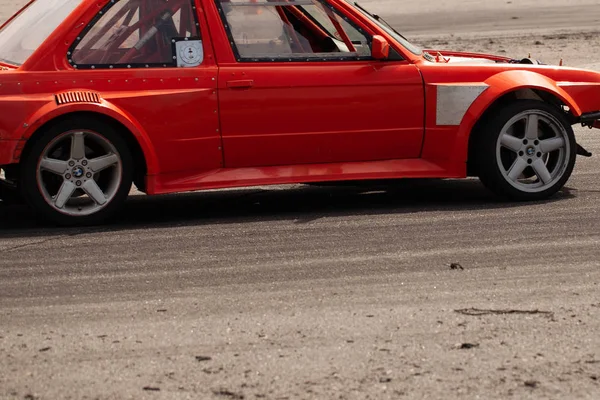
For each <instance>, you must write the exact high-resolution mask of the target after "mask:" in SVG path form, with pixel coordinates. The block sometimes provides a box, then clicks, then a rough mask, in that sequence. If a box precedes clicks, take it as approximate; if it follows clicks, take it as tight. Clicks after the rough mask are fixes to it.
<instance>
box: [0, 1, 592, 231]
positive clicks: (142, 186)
mask: <svg viewBox="0 0 600 400" xmlns="http://www.w3.org/2000/svg"><path fill="white" fill-rule="evenodd" d="M0 68H1V69H2V71H0V102H1V104H2V108H1V109H2V113H1V114H0V168H1V169H2V175H0V177H1V178H2V180H1V182H2V188H3V193H5V194H4V196H7V195H9V194H10V192H11V190H18V191H19V193H20V195H21V196H22V197H23V198H24V199H25V200H26V201H27V202H28V203H29V204H30V205H31V206H32V207H33V209H34V210H35V211H36V212H37V213H38V214H40V215H41V216H43V217H45V218H47V219H50V220H52V221H54V222H56V223H59V224H94V223H99V222H102V221H104V220H105V219H106V218H108V217H109V216H111V215H113V214H114V213H115V212H116V211H117V210H118V209H119V207H120V206H121V205H122V204H123V202H124V201H125V199H126V197H127V195H128V194H129V192H130V188H131V185H132V182H133V183H135V185H136V186H137V188H139V190H141V191H143V192H145V193H147V194H150V195H153V194H162V193H175V192H183V191H193V190H201V189H214V188H226V187H236V186H251V185H270V184H285V183H300V182H304V183H310V182H332V181H347V180H370V179H395V178H464V177H467V176H468V175H474V176H478V177H479V178H480V179H481V181H482V182H483V183H484V184H485V185H486V186H487V187H488V188H490V189H491V190H492V191H494V192H495V193H497V194H498V195H500V196H504V197H507V198H509V199H514V200H539V199H544V198H547V197H548V196H551V195H552V194H554V193H555V192H557V191H558V190H559V189H560V188H561V187H562V186H563V185H564V184H565V182H566V181H567V180H568V179H569V176H570V175H571V172H572V171H573V167H574V164H575V158H576V156H577V154H586V153H587V152H586V151H585V150H584V149H583V148H582V147H581V146H579V145H578V144H577V143H576V141H575V136H574V134H573V130H572V128H571V126H572V125H574V124H584V125H588V126H590V127H596V128H598V127H600V122H599V119H600V74H599V73H597V72H593V71H585V70H579V69H573V68H562V67H554V66H544V65H539V63H537V62H534V61H532V60H529V59H525V60H515V59H510V58H505V57H497V56H490V55H482V54H468V53H456V52H437V51H423V50H421V49H419V48H418V47H416V46H415V45H413V44H411V43H410V42H409V41H408V40H406V39H405V38H404V37H403V36H402V35H401V34H399V33H398V32H396V31H395V30H394V29H393V28H392V27H390V26H389V25H388V24H387V23H386V22H385V21H384V20H383V19H382V18H381V17H379V16H377V15H374V14H372V13H370V12H369V11H367V10H366V9H364V8H363V7H361V6H360V5H359V4H356V3H354V4H350V3H349V2H345V1H342V0H34V1H32V2H31V3H29V5H27V6H26V7H25V8H24V9H23V10H21V11H20V12H19V13H18V14H16V15H15V16H14V17H13V18H11V19H10V20H9V21H8V22H6V23H5V25H4V26H3V28H2V30H1V31H0Z"/></svg>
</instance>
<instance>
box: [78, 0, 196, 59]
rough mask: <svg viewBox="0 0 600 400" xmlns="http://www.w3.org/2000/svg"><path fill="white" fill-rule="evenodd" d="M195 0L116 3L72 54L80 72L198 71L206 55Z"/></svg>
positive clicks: (110, 6)
mask: <svg viewBox="0 0 600 400" xmlns="http://www.w3.org/2000/svg"><path fill="white" fill-rule="evenodd" d="M193 3H194V0H116V1H114V2H111V3H109V5H108V6H107V7H105V8H104V9H103V10H102V11H100V13H99V14H98V17H97V18H96V19H95V20H94V21H93V22H92V23H91V24H90V26H88V27H87V28H86V30H85V31H84V33H82V35H81V36H80V39H79V40H78V41H77V42H75V44H74V46H73V48H72V50H71V51H70V52H69V62H70V63H71V64H72V65H73V66H74V67H76V68H134V67H142V68H143V67H156V66H161V67H195V66H198V65H200V64H201V63H202V61H203V59H204V52H203V47H202V39H201V37H200V32H199V28H198V24H197V21H196V15H195V7H194V6H193Z"/></svg>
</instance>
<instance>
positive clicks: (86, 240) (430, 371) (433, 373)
mask: <svg viewBox="0 0 600 400" xmlns="http://www.w3.org/2000/svg"><path fill="white" fill-rule="evenodd" d="M441 4H442V5H444V6H445V4H446V3H441ZM442 5H440V7H441V6H442ZM596 7H597V8H600V7H598V6H596ZM482 8H484V7H483V6H482ZM565 12H567V11H565ZM540 18H542V17H540ZM586 18H587V17H586ZM576 133H577V135H578V138H579V140H580V142H581V143H582V144H583V145H584V147H586V148H587V149H588V150H590V151H592V152H593V153H596V154H600V139H599V136H598V133H597V132H592V131H588V130H583V129H578V130H577V132H576ZM599 176H600V159H599V158H598V157H595V158H591V159H581V158H580V159H579V160H578V164H577V166H576V170H575V173H574V175H573V177H572V179H571V180H570V181H569V182H568V184H567V187H566V188H565V190H563V191H562V192H561V193H559V194H558V195H557V196H556V197H554V198H553V199H552V200H550V201H545V202H540V203H532V204H515V203H506V202H502V201H500V200H498V199H497V198H495V197H493V196H492V195H490V194H489V193H488V192H487V191H486V190H485V189H484V188H483V187H482V186H481V185H480V184H479V182H478V181H477V180H464V181H415V182H397V183H394V184H390V185H373V186H372V187H361V188H356V187H345V188H319V187H309V186H303V185H298V186H291V187H274V188H266V187H264V188H263V187H261V188H250V189H241V190H228V191H214V192H205V193H192V194H183V195H176V196H161V197H145V196H132V197H131V198H130V200H129V201H128V203H127V205H126V209H125V212H124V213H123V215H122V217H121V218H120V219H119V220H118V221H117V222H116V223H114V224H112V225H110V226H104V227H97V228H77V229H63V228H51V227H46V226H43V225H40V224H38V223H37V222H36V221H35V220H34V219H33V217H32V215H31V213H30V212H29V210H28V209H27V208H24V207H17V206H5V205H0V399H29V400H30V399H128V398H131V399H242V398H244V399H261V398H265V399H334V398H335V399H388V398H389V399H398V398H429V399H437V398H439V399H449V398H467V399H472V398H473V399H474V398H486V399H489V398H502V399H506V398H515V399H524V398H535V399H537V398H556V399H559V398H560V399H565V398H569V399H571V398H589V399H594V398H598V397H600V338H599V336H598V331H599V328H600V318H599V317H600V296H599V295H598V290H599V283H600V272H599V268H598V267H599V264H600V262H599V255H600V229H599V223H600V212H599V211H600V202H599V200H600V178H599ZM452 263H459V264H460V267H458V266H457V268H456V269H451V268H450V265H451V264H452ZM461 268H462V269H461Z"/></svg>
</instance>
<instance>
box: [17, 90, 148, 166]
mask: <svg viewBox="0 0 600 400" xmlns="http://www.w3.org/2000/svg"><path fill="white" fill-rule="evenodd" d="M80 112H88V113H95V114H98V115H102V116H106V117H109V118H111V119H113V120H115V121H117V122H119V123H120V124H122V125H123V126H124V127H125V128H127V129H128V130H129V131H130V132H131V134H133V136H134V137H135V138H136V140H137V142H138V143H139V145H140V148H141V149H142V151H143V153H144V158H145V160H146V168H147V174H148V175H154V174H157V173H158V172H159V166H158V158H157V156H156V152H155V151H154V147H153V146H152V143H151V141H150V139H149V138H148V136H147V134H146V132H145V131H144V129H143V128H142V126H141V125H140V124H139V123H138V122H137V121H135V119H134V118H133V117H132V116H130V115H128V114H127V113H126V112H125V111H123V110H121V109H119V108H118V107H116V106H115V105H113V104H111V103H110V102H107V101H106V100H101V103H100V104H95V103H73V104H65V105H60V106H59V105H57V104H56V102H54V101H52V102H49V103H47V104H46V105H44V106H42V107H41V108H40V109H38V111H37V112H35V113H34V114H32V115H31V117H30V118H28V120H27V121H26V122H25V123H24V124H23V128H22V129H23V131H22V134H21V136H20V139H21V143H25V142H26V141H27V140H28V139H30V138H31V137H32V136H33V135H34V134H35V132H37V131H38V130H39V129H40V128H41V127H42V126H44V124H46V123H48V122H50V121H52V120H54V119H56V118H59V117H62V116H65V115H68V114H72V113H80ZM23 148H24V146H19V147H18V148H17V149H16V151H15V153H14V154H13V159H14V160H15V161H18V160H19V159H20V158H21V153H22V151H23Z"/></svg>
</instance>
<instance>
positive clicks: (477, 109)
mask: <svg viewBox="0 0 600 400" xmlns="http://www.w3.org/2000/svg"><path fill="white" fill-rule="evenodd" d="M486 84H487V85H488V89H487V90H486V91H485V92H484V93H483V94H482V95H481V96H480V97H479V98H478V99H477V100H476V101H475V102H474V103H473V104H472V105H471V107H470V108H469V110H468V111H467V113H466V115H465V117H464V118H463V121H462V122H461V125H460V128H459V132H458V141H457V146H459V147H457V148H455V149H454V154H455V155H458V157H460V162H461V163H464V162H466V163H467V169H468V171H467V172H468V174H469V175H472V174H473V171H471V170H469V159H470V158H471V155H472V154H473V151H474V145H475V142H476V139H477V132H479V131H480V130H481V128H482V127H483V126H484V125H485V123H486V121H487V120H488V119H489V117H490V116H491V115H493V114H494V112H495V111H497V110H499V109H501V108H503V107H505V106H506V105H507V104H510V103H511V102H513V101H517V100H538V101H542V102H544V103H547V104H550V105H552V106H554V107H557V108H561V109H562V110H563V111H564V113H565V115H566V116H567V119H568V120H569V121H570V122H572V123H575V122H576V120H577V117H579V116H581V114H582V111H581V109H580V108H579V107H578V105H577V103H576V102H575V101H574V100H573V98H572V97H571V96H570V95H569V94H568V93H566V92H565V91H564V90H563V89H561V88H560V87H559V86H558V85H557V84H556V82H555V81H553V80H551V79H550V78H548V77H546V76H543V75H540V74H538V73H534V72H531V71H508V72H504V73H500V74H497V75H494V76H493V77H491V78H490V79H488V80H487V81H486Z"/></svg>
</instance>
